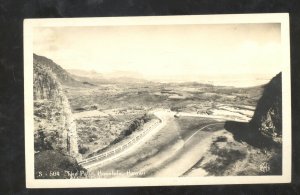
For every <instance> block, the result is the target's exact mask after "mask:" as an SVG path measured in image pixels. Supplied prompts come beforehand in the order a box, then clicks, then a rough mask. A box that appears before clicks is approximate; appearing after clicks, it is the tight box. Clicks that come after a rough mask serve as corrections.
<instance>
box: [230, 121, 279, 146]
mask: <svg viewBox="0 0 300 195" xmlns="http://www.w3.org/2000/svg"><path fill="white" fill-rule="evenodd" d="M224 128H225V129H226V130H227V131H229V132H231V133H232V134H233V137H234V139H235V140H236V141H239V142H246V143H247V144H249V145H251V146H254V147H257V148H268V149H269V148H274V147H278V146H279V145H278V144H277V143H276V142H274V141H273V140H272V139H271V138H268V137H265V136H263V135H262V134H261V133H260V132H259V131H256V130H255V129H253V127H251V126H250V125H249V123H245V122H237V121H226V122H225V125H224Z"/></svg>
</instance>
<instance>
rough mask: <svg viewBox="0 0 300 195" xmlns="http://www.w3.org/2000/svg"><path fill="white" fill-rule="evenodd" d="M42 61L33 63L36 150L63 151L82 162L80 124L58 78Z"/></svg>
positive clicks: (35, 60)
mask: <svg viewBox="0 0 300 195" xmlns="http://www.w3.org/2000/svg"><path fill="white" fill-rule="evenodd" d="M40 59H41V57H36V56H34V61H33V67H34V77H33V82H34V83H33V93H34V94H33V95H34V122H35V124H34V128H35V150H37V151H41V150H47V149H54V150H59V151H61V152H62V153H64V154H68V155H71V156H73V157H75V158H77V159H79V158H80V155H79V153H78V144H77V131H76V123H75V120H74V119H73V116H72V112H71V108H70V104H69V101H68V99H67V97H66V96H65V94H64V92H63V88H62V85H61V83H60V81H59V79H58V77H57V75H56V74H55V73H54V72H53V70H52V69H51V68H50V67H49V66H48V65H47V64H45V63H44V61H43V60H42V61H41V60H40ZM57 66H58V65H57ZM60 68H61V67H60Z"/></svg>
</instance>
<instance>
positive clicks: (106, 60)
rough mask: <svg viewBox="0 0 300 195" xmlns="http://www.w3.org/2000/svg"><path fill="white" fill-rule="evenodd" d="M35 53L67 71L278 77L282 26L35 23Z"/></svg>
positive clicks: (186, 77) (167, 76)
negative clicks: (39, 24) (62, 25)
mask: <svg viewBox="0 0 300 195" xmlns="http://www.w3.org/2000/svg"><path fill="white" fill-rule="evenodd" d="M33 35H34V41H33V52H34V53H36V54H38V55H42V56H45V57H47V58H50V59H52V60H53V61H54V62H56V63H57V64H59V65H61V66H62V67H63V68H65V69H83V70H94V71H97V72H99V73H104V74H105V73H108V72H113V71H129V72H133V73H136V74H137V75H139V76H141V77H143V78H146V79H150V80H161V81H163V80H172V79H173V80H174V79H175V80H176V78H178V79H179V78H180V79H181V80H184V81H194V80H195V79H197V78H198V77H199V75H203V76H204V77H211V78H212V77H217V78H221V77H222V76H224V77H230V75H255V76H257V75H262V74H263V75H268V76H269V77H272V76H274V75H275V74H277V73H278V72H280V67H281V41H280V37H281V35H280V24H275V23H274V24H196V25H194V24H193V25H190V24H188V25H144V26H143V25H139V26H85V27H36V28H35V29H34V34H33Z"/></svg>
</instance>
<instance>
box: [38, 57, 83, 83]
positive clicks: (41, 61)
mask: <svg viewBox="0 0 300 195" xmlns="http://www.w3.org/2000/svg"><path fill="white" fill-rule="evenodd" d="M33 63H34V64H38V65H39V66H43V67H44V68H48V69H50V70H51V71H52V72H53V73H54V74H55V76H56V77H57V79H58V80H59V82H60V83H61V84H62V85H70V86H78V85H83V83H82V82H80V81H78V80H76V79H74V78H73V77H72V75H71V74H70V73H68V72H67V71H66V70H65V69H63V68H62V67H61V66H60V65H58V64H56V63H55V62H53V61H52V60H51V59H48V58H46V57H44V56H39V55H36V54H33Z"/></svg>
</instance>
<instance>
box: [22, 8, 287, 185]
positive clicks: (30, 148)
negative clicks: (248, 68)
mask: <svg viewBox="0 0 300 195" xmlns="http://www.w3.org/2000/svg"><path fill="white" fill-rule="evenodd" d="M235 23H240V24H241V23H281V44H282V59H283V61H282V96H283V101H282V102H283V103H282V106H283V107H282V109H283V110H282V111H283V113H282V114H283V117H282V118H283V146H282V147H283V157H282V159H283V163H282V168H283V171H282V173H283V174H282V175H281V176H221V177H220V176H218V177H216V176H213V177H180V178H174V177H172V178H129V179H128V178H126V179H124V178H119V179H35V178H34V137H33V85H32V83H33V67H32V66H33V57H32V56H33V46H32V44H33V28H34V27H37V26H39V27H51V26H102V25H105V26H115V25H167V24H168V25H170V24H235ZM289 40H290V38H289V15H288V14H287V13H279V14H232V15H201V16H199V15H192V16H147V17H106V18H63V19H25V20H24V104H25V154H26V156H25V162H26V187H27V188H66V187H73V188H81V187H119V186H175V185H215V184H250V183H251V184H261V183H289V182H291V87H290V51H289V50H290V43H289Z"/></svg>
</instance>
